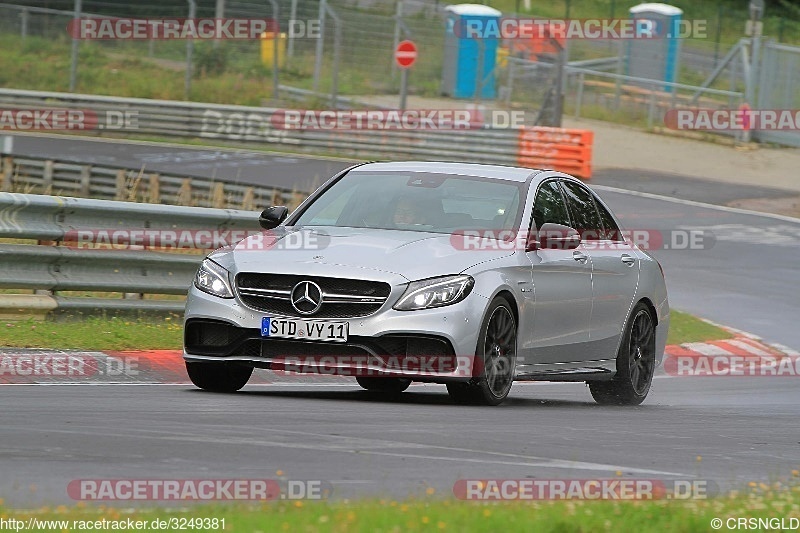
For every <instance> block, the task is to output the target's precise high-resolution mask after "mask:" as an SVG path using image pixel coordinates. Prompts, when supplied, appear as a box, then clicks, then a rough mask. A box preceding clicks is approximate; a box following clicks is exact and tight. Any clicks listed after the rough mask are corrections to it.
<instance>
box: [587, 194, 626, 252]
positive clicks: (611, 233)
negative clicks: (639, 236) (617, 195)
mask: <svg viewBox="0 0 800 533" xmlns="http://www.w3.org/2000/svg"><path fill="white" fill-rule="evenodd" d="M592 196H593V197H594V205H595V206H597V213H598V214H599V215H600V220H601V221H602V222H603V233H602V235H601V238H603V239H607V240H610V241H619V242H621V241H624V240H625V239H623V238H622V232H621V231H620V230H619V226H617V223H616V222H614V217H612V216H611V213H609V212H608V209H606V208H605V207H604V206H603V204H602V202H600V200H598V199H597V196H594V195H592Z"/></svg>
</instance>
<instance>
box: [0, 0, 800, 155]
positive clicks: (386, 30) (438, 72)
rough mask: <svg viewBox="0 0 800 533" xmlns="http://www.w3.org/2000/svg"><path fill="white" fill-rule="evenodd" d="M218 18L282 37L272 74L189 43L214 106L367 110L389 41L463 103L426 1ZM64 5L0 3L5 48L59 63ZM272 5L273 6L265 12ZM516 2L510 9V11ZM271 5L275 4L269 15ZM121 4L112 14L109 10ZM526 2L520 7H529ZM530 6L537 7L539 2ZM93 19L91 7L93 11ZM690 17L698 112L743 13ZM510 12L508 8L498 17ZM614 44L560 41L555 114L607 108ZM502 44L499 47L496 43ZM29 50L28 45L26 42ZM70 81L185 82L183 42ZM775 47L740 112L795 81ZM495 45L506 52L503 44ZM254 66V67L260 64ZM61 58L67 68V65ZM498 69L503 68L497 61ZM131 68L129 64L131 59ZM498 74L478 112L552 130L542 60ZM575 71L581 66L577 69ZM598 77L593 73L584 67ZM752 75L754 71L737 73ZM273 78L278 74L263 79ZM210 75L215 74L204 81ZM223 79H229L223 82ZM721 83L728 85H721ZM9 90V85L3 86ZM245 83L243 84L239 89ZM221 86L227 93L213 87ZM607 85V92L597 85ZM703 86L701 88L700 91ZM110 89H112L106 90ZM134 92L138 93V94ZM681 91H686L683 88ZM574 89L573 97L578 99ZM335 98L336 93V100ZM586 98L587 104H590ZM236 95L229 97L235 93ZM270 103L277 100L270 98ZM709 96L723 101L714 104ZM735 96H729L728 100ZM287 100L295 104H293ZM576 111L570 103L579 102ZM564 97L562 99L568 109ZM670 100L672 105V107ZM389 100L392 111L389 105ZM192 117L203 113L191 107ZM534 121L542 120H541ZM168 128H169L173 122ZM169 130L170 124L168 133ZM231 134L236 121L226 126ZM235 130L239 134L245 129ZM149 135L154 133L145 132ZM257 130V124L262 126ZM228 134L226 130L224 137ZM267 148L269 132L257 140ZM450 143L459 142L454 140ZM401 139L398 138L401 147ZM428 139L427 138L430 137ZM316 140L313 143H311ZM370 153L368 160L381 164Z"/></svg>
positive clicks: (734, 65)
mask: <svg viewBox="0 0 800 533" xmlns="http://www.w3.org/2000/svg"><path fill="white" fill-rule="evenodd" d="M224 4H225V12H224V16H225V17H230V18H234V17H242V18H254V17H257V18H265V17H266V18H269V17H272V16H274V14H275V12H277V14H278V16H277V18H278V20H279V23H280V27H281V31H284V30H286V35H285V36H278V37H277V39H273V40H272V41H270V43H268V44H271V45H272V46H271V48H270V49H271V50H276V51H277V56H278V67H277V68H275V67H274V63H275V62H274V57H275V55H274V54H266V55H264V57H263V58H262V55H263V54H264V51H265V50H266V49H262V44H264V41H248V40H229V41H225V42H221V43H219V42H218V43H211V42H198V43H196V44H194V46H193V48H192V49H193V55H192V57H191V61H189V62H188V63H189V64H190V68H189V73H190V76H189V78H187V79H188V80H190V81H191V80H195V82H196V80H198V79H202V80H205V79H211V78H213V77H214V76H215V75H217V74H219V73H220V72H224V79H225V80H226V83H232V87H231V88H230V89H224V90H223V89H220V88H217V90H216V91H211V94H208V93H204V96H205V97H206V98H205V99H206V100H212V99H217V100H218V101H225V100H226V99H229V98H231V95H232V94H237V93H236V86H237V85H247V86H248V87H250V88H252V87H253V86H254V85H255V86H257V87H258V92H257V97H252V94H253V91H250V92H248V93H247V94H248V95H250V96H248V98H249V99H250V100H251V101H249V102H248V103H252V104H262V105H265V104H266V105H269V106H271V107H292V106H302V107H313V108H325V107H348V106H350V107H377V106H378V104H379V103H383V105H384V106H385V105H386V102H387V101H388V102H396V101H397V100H394V99H393V98H388V97H390V96H391V97H393V96H395V95H397V94H398V92H399V90H400V76H399V74H398V70H397V67H396V66H395V65H394V62H393V60H392V52H393V49H394V46H395V44H396V43H397V42H398V40H400V39H412V40H414V41H415V42H416V43H417V45H418V48H419V50H420V55H419V58H418V61H417V63H416V64H415V66H414V67H413V69H412V71H411V74H410V82H409V84H410V90H411V94H412V95H416V96H419V97H424V98H428V99H429V100H424V101H425V102H433V103H434V104H435V105H436V106H438V107H441V106H442V105H450V106H452V107H463V106H464V103H463V102H457V101H453V100H442V99H441V98H440V96H441V93H442V84H443V73H444V70H445V69H444V62H445V57H446V54H445V35H446V32H445V8H446V6H447V4H446V3H445V2H440V1H438V0H314V1H300V0H271V1H268V2H254V1H244V0H226V2H224ZM73 5H74V0H52V1H51V2H48V6H50V8H38V7H25V6H20V5H12V4H11V3H0V38H1V37H3V36H6V37H10V36H11V37H13V40H12V39H9V41H8V44H9V45H10V46H11V45H13V46H17V41H18V40H20V38H21V40H23V41H24V40H25V39H35V38H40V39H46V40H48V41H53V42H57V43H63V45H64V46H61V47H60V48H58V50H59V52H58V53H63V54H64V56H65V57H63V58H61V59H62V61H59V62H58V63H59V64H60V65H63V64H66V63H65V61H63V60H68V59H69V57H68V55H69V53H70V50H71V49H70V45H71V43H70V39H69V36H68V35H67V32H66V29H65V28H66V25H67V22H69V20H70V19H71V18H72V17H74V12H73V11H72V10H71V8H72V6H73ZM273 5H274V6H275V7H273ZM560 5H563V6H564V7H565V11H564V13H563V14H561V13H556V7H555V6H554V5H553V6H549V7H547V9H549V11H548V13H549V14H550V15H551V16H564V17H573V18H576V17H584V16H586V15H585V14H584V13H583V12H581V11H579V10H577V9H572V10H571V11H570V3H569V1H565V2H561V3H560ZM520 6H522V3H521V2H517V3H516V7H517V8H518V9H520ZM275 8H277V9H275ZM114 9H115V8H114V7H113V6H112V5H109V4H107V3H103V2H92V1H90V0H87V1H85V2H84V10H83V12H82V15H83V16H109V15H112V14H114V11H113V10H114ZM117 9H121V8H117ZM126 9H128V10H131V9H138V10H139V11H137V12H141V13H143V15H142V16H168V15H169V16H182V17H185V16H187V14H188V12H187V10H188V7H187V5H183V4H169V5H167V4H165V5H163V6H159V5H155V4H153V5H147V6H135V5H131V6H128V7H127V8H126ZM536 9H537V6H536V5H533V6H532V7H531V10H533V11H535V10H536ZM539 9H544V6H540V7H539ZM97 12H100V13H99V14H98V13H97ZM697 13H700V14H702V16H705V17H707V18H708V20H707V21H706V22H707V25H706V27H705V31H706V34H707V36H706V38H686V39H682V40H681V44H680V58H679V59H678V61H677V63H678V64H679V65H680V70H679V73H678V78H677V80H676V82H677V83H679V84H681V85H682V86H697V89H695V92H699V93H700V95H701V97H703V98H706V99H708V100H709V105H710V106H711V107H715V106H716V105H717V103H716V102H717V101H722V100H724V99H725V98H724V97H726V95H725V94H723V93H719V92H715V91H728V92H730V93H738V92H744V88H743V85H744V84H745V82H743V81H742V80H743V77H744V76H745V74H746V72H745V71H746V70H748V69H746V68H743V67H742V65H740V64H738V62H736V61H735V62H731V63H726V62H725V58H726V55H727V54H728V51H729V49H730V47H731V46H732V42H731V41H732V37H731V36H732V35H740V34H743V33H744V28H745V23H746V22H747V19H748V17H749V15H748V13H747V11H746V10H744V9H740V10H737V9H732V8H729V7H725V6H722V7H720V8H719V9H718V10H715V9H709V8H707V7H702V9H701V7H700V6H698V7H697ZM196 14H197V16H202V17H212V16H214V15H215V13H214V9H213V6H212V3H210V2H207V3H204V4H202V5H200V6H198V9H197V13H196ZM535 14H536V13H529V12H526V13H520V16H526V17H530V16H533V15H535ZM506 15H509V16H513V15H514V14H513V13H506ZM603 16H609V17H612V18H613V17H622V18H625V17H627V16H628V14H627V8H625V7H624V6H623V4H622V3H619V2H614V1H612V2H611V3H610V4H609V12H608V14H607V15H605V14H604V15H603ZM292 21H294V23H297V22H302V23H303V24H308V23H312V22H314V21H317V22H318V23H319V24H320V28H321V38H317V37H315V36H309V35H299V36H298V35H297V32H296V31H288V30H291V29H294V28H293V27H292V24H293V22H292ZM763 31H764V35H767V36H771V37H773V38H777V39H778V40H784V41H792V42H799V41H800V23H798V22H797V21H793V20H791V19H789V18H787V17H777V16H776V15H775V14H774V13H769V12H768V13H767V14H766V18H765V19H764V30H763ZM621 43H622V41H609V40H599V39H585V40H580V39H574V40H570V41H568V42H567V47H566V55H567V58H566V61H567V64H568V65H569V66H570V67H571V68H572V72H573V74H574V75H573V76H571V77H568V78H566V79H565V80H564V82H563V83H562V85H563V90H564V92H565V94H564V95H563V100H564V102H565V111H566V112H567V113H573V114H574V113H576V110H577V111H578V112H579V113H581V114H585V115H586V116H590V117H592V118H601V119H602V118H606V115H607V114H608V112H607V111H609V109H608V108H606V107H604V100H606V99H607V98H608V94H607V93H608V91H606V90H605V89H604V88H603V83H607V82H609V78H608V77H607V76H604V75H603V74H602V73H603V72H606V73H608V72H610V73H613V74H617V75H623V74H624V69H622V68H621V66H622V65H623V62H624V48H625V47H624V46H622V44H621ZM504 45H508V43H504ZM31 46H32V47H33V48H35V47H36V46H37V43H36V42H32V43H31ZM76 46H77V47H76V48H74V50H76V51H77V54H76V55H75V57H76V58H77V65H76V67H77V70H76V75H77V81H76V90H77V91H78V92H79V91H80V90H81V86H82V83H83V82H84V81H86V80H85V78H84V77H82V74H81V73H82V69H81V65H84V64H85V65H90V64H92V63H93V62H95V61H96V60H98V54H105V55H106V56H108V57H111V58H113V59H116V60H118V61H119V62H120V64H121V65H123V67H122V68H124V65H126V64H129V63H127V62H130V61H133V62H139V63H141V62H148V61H149V62H151V63H153V64H155V65H156V66H158V67H160V68H162V69H163V72H160V73H159V77H160V78H164V79H168V78H170V77H174V78H176V79H179V80H183V79H184V77H185V76H186V73H187V69H186V65H187V53H188V51H189V48H190V47H189V46H187V42H185V41H179V40H150V41H121V40H116V41H115V40H108V41H92V42H81V43H77V45H76ZM783 46H784V45H780V44H776V46H765V47H764V48H763V50H764V53H763V62H764V65H763V68H762V69H760V71H761V72H762V74H763V73H764V72H767V73H774V74H775V75H774V76H768V75H766V74H763V75H762V76H761V77H760V78H759V80H758V83H757V85H758V91H759V93H761V96H759V97H758V99H756V98H749V96H750V95H749V94H748V98H747V100H748V103H749V105H751V106H753V107H755V106H756V103H758V104H759V105H760V104H761V103H762V102H767V103H769V102H773V101H775V100H780V101H784V100H786V98H785V97H784V96H782V94H783V92H785V91H786V90H787V89H786V87H789V86H792V85H793V84H794V83H795V82H796V81H797V80H796V79H795V78H794V76H795V73H796V72H797V70H798V69H797V68H796V67H793V66H792V65H793V63H792V61H793V60H792V59H791V56H792V55H793V54H795V51H790V50H794V49H791V48H786V49H784V48H783ZM502 48H506V49H507V48H508V47H507V46H503V47H502ZM264 62H266V64H265V63H264ZM67 63H68V61H67ZM498 63H503V62H501V61H498ZM137 64H138V63H137ZM509 65H510V66H509V67H508V68H504V67H499V69H498V71H497V72H496V74H497V75H496V79H497V80H498V85H499V89H500V90H499V95H500V98H498V99H497V101H492V102H484V103H485V104H486V105H487V106H489V107H499V106H505V107H508V108H518V109H525V110H527V111H531V113H530V114H529V115H530V118H531V122H530V123H529V124H537V123H539V124H557V123H558V120H557V118H556V119H547V117H549V116H551V115H552V114H553V113H556V112H557V111H559V109H560V108H559V105H560V102H561V99H559V98H554V95H553V91H552V89H553V87H554V86H556V85H557V84H556V83H555V81H554V76H553V74H554V72H553V70H552V69H549V68H548V64H547V62H546V61H544V62H540V64H539V65H523V66H520V65H519V64H518V63H517V64H515V63H509ZM721 65H722V67H723V69H722V73H721V75H719V76H716V79H715V80H714V81H713V83H712V84H711V85H710V86H709V87H708V88H706V87H704V85H705V84H704V83H703V82H704V80H707V79H709V77H712V74H714V73H715V72H716V71H717V69H718V68H719V67H720V66H721ZM575 69H582V70H583V71H586V72H583V73H579V72H578V71H577V70H575ZM590 70H591V71H599V72H600V74H594V73H590V72H588V71H590ZM749 70H754V71H755V70H757V69H749ZM569 72H570V69H569V68H567V69H565V73H566V74H569ZM275 74H277V75H278V78H274V77H273V75H275ZM69 77H70V72H69V70H68V69H66V68H64V69H63V71H61V72H58V71H57V72H54V73H53V75H52V78H48V79H51V80H52V82H53V86H54V87H59V88H61V89H62V90H67V88H68V86H69V84H68V83H67V80H68V79H69ZM213 79H215V80H216V79H217V78H213ZM231 80H233V82H232V81H231ZM729 80H730V81H729ZM276 81H278V82H279V83H278V86H279V91H278V93H277V94H276V90H275V82H276ZM10 83H13V80H10ZM613 83H614V85H615V87H614V88H613V91H612V93H611V94H612V97H613V108H611V109H610V111H611V112H612V113H613V114H615V115H616V116H617V118H620V117H621V118H622V119H624V120H629V121H634V122H641V123H643V124H644V123H648V122H651V121H652V113H651V109H652V107H653V106H652V105H651V104H650V99H651V98H653V99H655V100H656V102H655V107H656V111H655V116H658V113H659V112H660V108H661V107H662V106H661V102H662V98H661V95H659V94H655V95H652V96H651V95H649V94H646V95H633V94H627V95H626V94H624V93H625V90H624V87H623V90H622V93H623V94H621V95H620V90H619V88H618V87H619V86H620V85H623V86H625V85H629V86H632V85H639V86H649V85H652V83H650V82H649V81H648V80H644V81H642V82H641V83H639V82H636V83H634V82H633V81H632V80H631V79H625V78H616V79H614V80H613ZM248 84H249V85H248ZM225 87H227V86H225ZM606 88H607V87H606ZM708 89H713V90H714V91H712V90H708ZM107 90H109V91H113V90H116V88H111V87H109V88H108V89H107ZM142 90H145V89H142ZM146 90H147V91H150V92H151V93H156V94H157V93H158V90H156V89H153V87H152V86H150V85H148V86H147V89H146ZM687 90H688V89H687ZM579 94H580V95H582V98H579ZM342 95H345V98H341V97H342ZM594 95H596V100H597V103H596V104H595V103H594V99H595V96H594ZM237 96H238V94H237ZM278 97H280V98H278ZM718 97H723V98H722V99H720V98H718ZM387 98H388V100H387ZM187 99H189V100H193V99H194V100H197V99H198V98H197V94H196V93H193V92H192V91H191V90H190V91H189V92H188V93H187ZM732 99H733V100H736V97H734V98H732ZM298 101H300V102H302V103H300V104H298ZM579 101H580V105H573V103H576V102H579ZM571 102H572V103H571ZM678 103H680V99H679V101H678ZM391 105H394V104H391ZM209 108H210V109H211V110H212V111H211V112H209V113H208V115H205V116H204V117H200V119H201V120H203V119H204V118H205V119H208V123H209V124H210V127H212V128H214V127H218V126H217V125H216V123H215V122H214V120H215V115H214V114H213V112H214V109H213V106H209ZM199 112H200V113H201V114H202V113H204V111H199ZM545 119H546V120H545ZM221 120H222V122H223V124H224V126H222V127H223V128H228V127H229V126H228V122H229V121H230V120H233V121H238V120H240V119H238V118H233V119H230V118H229V117H227V116H223V117H222V119H221ZM175 126H176V127H178V126H179V125H175ZM176 127H173V128H172V129H173V130H174V129H176ZM230 128H231V129H234V130H235V129H236V128H237V126H235V125H234V126H231V127H230ZM245 128H246V127H245ZM154 129H155V130H158V128H154ZM262 131H263V129H262ZM207 133H208V134H209V136H211V137H213V136H214V135H216V134H215V133H214V132H213V131H210V132H207ZM232 135H233V136H235V135H236V134H232ZM260 136H261V137H262V138H266V139H267V140H268V142H272V140H273V138H274V136H275V133H274V132H270V133H269V134H268V135H260ZM795 137H796V136H792V135H787V134H783V133H777V134H774V135H773V134H768V135H764V136H762V138H763V139H765V140H769V141H772V142H781V143H783V142H786V143H787V144H792V145H795V144H796V143H797V139H796V138H795ZM460 140H461V141H464V140H468V139H465V138H462V139H460ZM301 141H302V142H303V143H306V142H307V143H309V144H308V145H309V146H310V147H311V148H313V149H316V148H326V149H335V148H332V146H331V144H330V143H328V142H326V141H325V140H324V139H315V138H313V136H311V135H309V136H308V138H307V139H301ZM279 142H281V143H284V144H290V143H292V142H293V141H292V140H291V139H290V136H286V135H282V139H280V141H279ZM347 142H350V144H351V146H352V147H360V146H362V145H363V139H361V138H360V137H359V138H352V139H350V140H349V141H347ZM404 142H405V139H403V138H401V139H400V144H401V145H402V144H403V143H404ZM431 142H435V141H431ZM314 143H316V144H314ZM349 153H350V154H363V153H365V152H364V151H362V150H355V151H351V152H349ZM385 153H386V152H382V153H376V154H374V155H373V154H369V156H371V157H372V156H378V157H384V154H385Z"/></svg>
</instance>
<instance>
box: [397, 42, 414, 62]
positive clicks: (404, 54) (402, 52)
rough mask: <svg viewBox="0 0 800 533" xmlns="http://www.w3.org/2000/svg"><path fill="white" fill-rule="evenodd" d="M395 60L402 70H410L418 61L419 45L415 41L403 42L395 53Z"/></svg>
mask: <svg viewBox="0 0 800 533" xmlns="http://www.w3.org/2000/svg"><path fill="white" fill-rule="evenodd" d="M394 60H395V62H396V63H397V66H398V67H400V68H409V67H410V66H411V65H413V64H414V61H416V60H417V45H416V44H414V41H403V42H401V43H399V44H398V45H397V48H396V49H395V51H394Z"/></svg>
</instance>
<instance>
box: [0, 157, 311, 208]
mask: <svg viewBox="0 0 800 533" xmlns="http://www.w3.org/2000/svg"><path fill="white" fill-rule="evenodd" d="M0 191H2V192H21V193H38V194H48V195H49V194H56V195H63V196H77V197H84V198H96V199H101V200H127V201H142V202H148V203H154V204H159V203H162V204H170V205H186V206H196V207H214V208H226V207H234V208H237V209H244V210H248V211H249V210H254V209H257V208H258V207H264V206H267V205H277V204H280V205H289V206H295V205H297V204H298V203H299V202H300V201H302V200H303V199H304V198H305V193H306V192H307V191H292V190H289V189H283V188H279V187H261V186H248V185H241V184H238V183H231V182H229V181H225V180H218V179H211V178H204V177H196V176H195V177H190V176H185V175H184V176H176V175H170V174H162V173H159V172H150V171H147V170H146V169H145V168H140V169H129V168H124V167H117V166H108V165H97V164H93V163H75V162H69V161H55V160H52V159H46V158H34V157H17V156H11V155H3V156H2V157H0Z"/></svg>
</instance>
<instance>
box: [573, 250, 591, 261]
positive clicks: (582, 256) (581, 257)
mask: <svg viewBox="0 0 800 533" xmlns="http://www.w3.org/2000/svg"><path fill="white" fill-rule="evenodd" d="M572 258H573V259H574V260H575V261H579V262H581V263H585V262H586V260H587V259H589V256H588V255H586V254H585V253H583V252H579V251H578V250H575V251H574V252H572Z"/></svg>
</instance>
